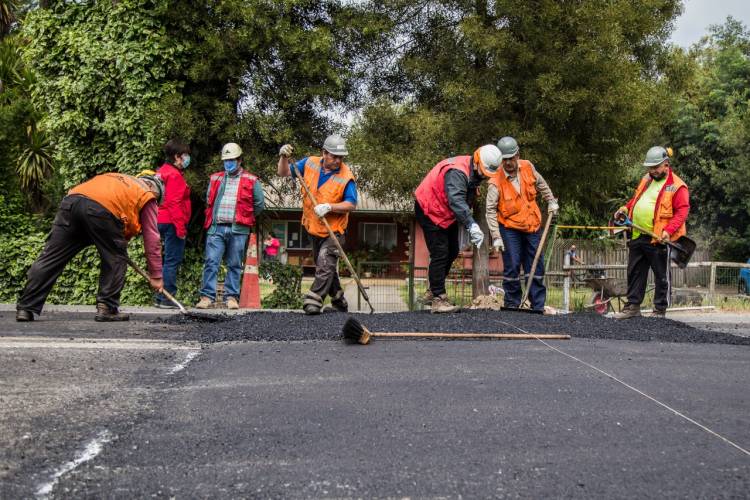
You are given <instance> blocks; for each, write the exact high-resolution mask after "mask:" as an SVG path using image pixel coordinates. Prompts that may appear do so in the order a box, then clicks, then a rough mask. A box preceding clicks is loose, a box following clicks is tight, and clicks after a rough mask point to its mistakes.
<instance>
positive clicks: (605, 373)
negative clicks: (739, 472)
mask: <svg viewBox="0 0 750 500" xmlns="http://www.w3.org/2000/svg"><path fill="white" fill-rule="evenodd" d="M499 322H500V323H503V324H504V325H508V326H510V327H512V328H515V329H516V330H520V331H521V332H523V333H528V334H530V335H534V334H533V333H530V332H527V331H526V330H524V329H523V328H520V327H518V326H515V325H511V324H510V323H506V322H505V321H499ZM536 340H537V341H538V342H541V343H542V344H544V345H546V346H547V347H549V348H550V349H552V350H553V351H556V352H558V353H560V354H562V355H563V356H567V357H568V358H570V359H572V360H575V361H577V362H579V363H581V364H582V365H584V366H588V367H589V368H591V369H592V370H596V371H598V372H599V373H601V374H602V375H604V376H606V377H608V378H610V379H612V380H614V381H615V382H617V383H619V384H622V385H623V386H625V387H627V388H628V389H630V390H631V391H635V392H636V393H638V394H640V395H641V396H643V397H645V398H647V399H649V400H651V401H653V402H654V403H656V404H658V405H659V406H661V407H663V408H665V409H667V410H669V411H671V412H672V413H674V414H675V415H677V416H678V417H681V418H684V419H685V420H687V421H688V422H690V423H691V424H693V425H695V426H697V427H698V428H700V429H702V430H704V431H706V432H707V433H709V434H711V435H712V436H714V437H717V438H719V439H721V440H722V441H724V442H725V443H727V444H728V445H730V446H733V447H734V448H737V449H738V450H739V451H741V452H742V453H744V454H745V455H748V456H750V451H748V450H746V449H745V448H743V447H742V446H740V445H738V444H737V443H735V442H734V441H732V440H730V439H728V438H725V437H724V436H722V435H721V434H719V433H718V432H715V431H713V430H712V429H709V428H708V427H706V426H705V425H703V424H701V423H700V422H697V421H695V420H693V419H692V418H690V417H688V416H687V415H685V414H684V413H681V412H679V411H677V410H675V409H674V408H672V407H671V406H669V405H668V404H666V403H662V402H661V401H659V400H658V399H656V398H655V397H653V396H651V395H649V394H646V393H645V392H643V391H641V390H640V389H638V388H636V387H633V386H632V385H630V384H628V383H627V382H625V381H623V380H620V379H619V378H617V377H615V376H614V375H612V374H611V373H608V372H606V371H604V370H602V369H601V368H598V367H596V366H594V365H592V364H591V363H587V362H586V361H583V360H581V359H578V358H577V357H575V356H573V355H572V354H568V353H567V352H565V351H562V350H560V349H558V348H557V347H555V346H553V345H550V344H549V343H547V342H545V341H544V340H542V339H540V338H537V339H536Z"/></svg>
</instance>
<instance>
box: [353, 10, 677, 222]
mask: <svg viewBox="0 0 750 500" xmlns="http://www.w3.org/2000/svg"><path fill="white" fill-rule="evenodd" d="M364 8H366V9H370V10H371V11H373V12H377V13H378V14H379V15H380V16H381V17H382V19H384V21H383V23H384V24H385V26H384V27H383V33H384V40H383V42H382V50H381V51H380V52H379V53H376V54H375V55H374V56H372V57H373V61H377V62H372V63H371V64H370V66H371V67H373V68H374V70H373V73H372V80H371V81H372V85H371V87H370V90H371V92H372V94H373V95H374V96H375V97H376V100H375V102H373V103H372V104H371V105H369V106H366V107H365V109H364V110H363V112H362V115H361V118H360V119H359V120H358V121H357V122H356V123H355V125H354V128H353V134H352V135H353V138H352V146H351V149H352V150H354V151H357V152H358V153H359V154H360V155H361V156H360V157H359V163H360V165H361V167H362V168H361V169H360V179H361V181H362V182H363V183H364V184H365V185H367V186H368V188H369V189H370V190H371V191H373V193H374V194H375V195H376V196H378V197H381V198H389V197H394V196H395V197H397V198H399V199H403V200H409V199H410V198H411V193H412V191H413V189H414V188H415V187H416V185H417V184H418V182H419V181H420V180H421V179H422V177H423V176H424V175H425V173H426V172H427V171H428V170H429V169H430V168H431V167H432V166H433V165H435V164H436V163H437V162H438V161H439V160H441V159H442V158H446V157H449V156H453V155H456V154H470V153H471V152H472V151H473V150H474V149H475V148H476V147H478V146H480V145H482V144H487V143H494V142H496V141H497V139H499V138H500V137H502V136H504V135H511V136H514V137H515V138H516V139H517V140H518V142H519V143H520V145H521V155H522V157H523V158H527V159H530V160H531V161H532V162H533V163H534V164H535V165H536V166H537V167H538V169H539V170H540V172H542V174H543V175H544V176H545V179H547V180H548V181H549V183H550V185H551V186H552V188H553V190H554V192H555V194H556V195H557V196H559V198H560V200H561V206H562V214H561V221H562V222H566V221H568V222H576V223H578V222H580V219H578V220H571V219H572V218H573V217H578V216H580V215H581V214H583V215H584V216H587V217H589V216H596V217H599V219H600V220H602V219H604V217H606V216H607V215H608V212H609V209H610V208H611V206H610V205H611V204H612V203H611V201H610V200H611V199H612V198H613V197H614V195H615V194H617V193H618V192H619V190H620V189H621V187H622V186H623V185H624V184H625V180H624V179H623V177H624V174H626V173H627V172H628V168H627V165H630V164H633V163H635V161H636V158H637V157H640V155H641V152H642V151H645V148H646V146H647V145H649V142H650V140H651V138H652V137H653V136H654V135H655V134H657V133H659V131H660V125H661V124H660V123H659V120H654V116H662V115H663V114H664V113H666V111H668V109H669V99H668V92H669V90H670V88H671V87H670V86H671V85H673V84H674V82H673V81H672V80H671V78H670V73H668V72H667V69H668V68H669V66H668V64H667V63H668V59H667V55H668V47H667V45H666V39H667V37H668V35H669V32H670V29H671V23H672V20H673V19H674V17H675V16H676V15H677V14H678V13H679V9H680V2H679V1H677V0H640V1H631V0H613V1H609V2H600V1H596V0H582V1H578V2H554V1H545V0H538V1H530V2H515V1H511V0H499V1H496V2H488V1H485V0H475V1H459V2H456V1H425V2H417V3H415V2H407V1H405V0H391V1H375V2H368V3H367V5H366V7H364ZM406 203H408V201H406ZM480 211H481V208H480Z"/></svg>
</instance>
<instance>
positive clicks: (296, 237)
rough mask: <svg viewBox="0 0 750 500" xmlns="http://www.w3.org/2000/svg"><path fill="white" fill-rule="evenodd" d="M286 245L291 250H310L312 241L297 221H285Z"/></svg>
mask: <svg viewBox="0 0 750 500" xmlns="http://www.w3.org/2000/svg"><path fill="white" fill-rule="evenodd" d="M286 247H287V248H289V249H292V250H310V249H311V248H312V241H310V235H309V234H307V231H305V228H304V227H302V224H300V223H299V222H297V221H287V223H286Z"/></svg>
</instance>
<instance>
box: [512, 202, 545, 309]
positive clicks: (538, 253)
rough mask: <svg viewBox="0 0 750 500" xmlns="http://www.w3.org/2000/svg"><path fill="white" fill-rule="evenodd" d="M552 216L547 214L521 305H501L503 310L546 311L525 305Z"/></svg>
mask: <svg viewBox="0 0 750 500" xmlns="http://www.w3.org/2000/svg"><path fill="white" fill-rule="evenodd" d="M552 217H553V215H552V214H551V213H550V214H547V222H545V223H544V231H543V232H542V238H541V239H540V240H539V246H538V247H537V249H536V254H535V255H534V262H533V263H532V264H531V268H530V269H529V278H528V279H527V280H526V289H525V290H524V291H523V297H522V298H521V305H520V306H518V307H501V308H500V309H501V310H502V311H519V312H525V313H531V314H544V311H543V310H541V309H531V308H530V307H524V304H525V303H526V299H527V298H528V297H529V291H530V290H531V283H532V281H533V280H534V275H535V274H536V265H537V263H538V262H539V258H540V257H541V256H542V252H543V251H544V242H545V241H547V233H548V232H549V226H550V224H552Z"/></svg>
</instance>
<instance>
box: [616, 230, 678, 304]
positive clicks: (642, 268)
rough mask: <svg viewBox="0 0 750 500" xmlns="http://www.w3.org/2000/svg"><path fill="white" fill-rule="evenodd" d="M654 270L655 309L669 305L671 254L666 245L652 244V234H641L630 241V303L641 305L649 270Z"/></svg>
mask: <svg viewBox="0 0 750 500" xmlns="http://www.w3.org/2000/svg"><path fill="white" fill-rule="evenodd" d="M649 269H651V270H652V271H653V272H654V285H655V289H654V309H655V310H657V311H664V310H666V309H667V306H669V294H670V289H669V288H670V282H669V281H670V280H669V255H668V250H667V246H666V245H653V244H651V236H647V235H641V236H639V237H638V238H636V239H634V240H631V241H630V242H629V243H628V302H627V303H628V304H630V305H636V306H640V305H641V303H642V302H643V298H644V297H645V295H646V284H647V283H648V270H649Z"/></svg>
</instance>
